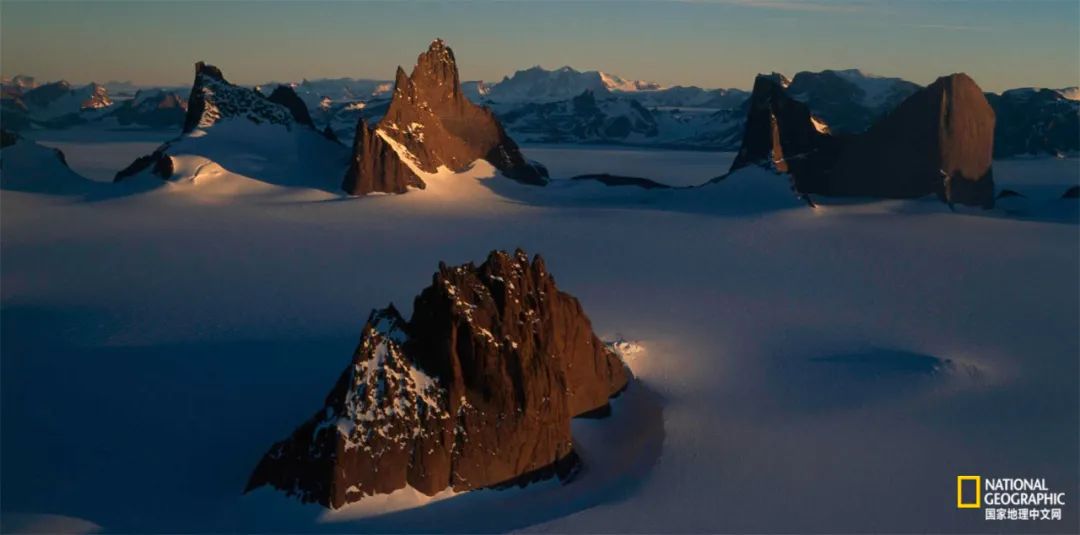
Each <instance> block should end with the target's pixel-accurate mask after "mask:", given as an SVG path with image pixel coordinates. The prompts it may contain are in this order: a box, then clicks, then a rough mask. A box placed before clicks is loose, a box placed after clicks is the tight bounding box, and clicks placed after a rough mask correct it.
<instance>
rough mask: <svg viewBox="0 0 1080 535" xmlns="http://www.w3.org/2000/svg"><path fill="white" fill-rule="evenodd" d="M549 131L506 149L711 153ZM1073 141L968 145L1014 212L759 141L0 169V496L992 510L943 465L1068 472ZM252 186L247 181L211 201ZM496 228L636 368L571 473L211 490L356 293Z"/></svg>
mask: <svg viewBox="0 0 1080 535" xmlns="http://www.w3.org/2000/svg"><path fill="white" fill-rule="evenodd" d="M65 150H66V151H67V152H68V158H69V160H71V161H73V162H79V161H87V162H92V161H93V156H91V154H93V152H85V153H83V151H109V150H110V147H109V146H108V144H107V143H85V144H81V145H80V144H78V143H75V142H69V143H68V144H67V145H66V146H65ZM559 150H561V149H559V148H533V147H527V148H526V153H527V156H528V157H530V158H533V159H536V160H539V161H541V162H544V163H546V164H547V165H548V167H549V169H552V171H553V175H554V176H555V178H566V177H568V176H571V175H574V174H580V173H592V172H598V171H607V172H612V173H618V174H629V175H634V176H646V177H650V176H651V177H657V178H661V179H663V178H665V177H673V178H672V180H676V179H677V180H678V181H679V183H680V184H687V183H696V182H700V181H701V180H700V179H704V178H709V177H711V176H716V175H720V174H722V173H723V172H724V171H726V169H727V164H726V163H723V162H724V161H725V160H726V161H730V158H731V155H730V154H728V155H723V154H714V155H708V157H709V158H716V159H717V160H716V161H717V167H716V168H715V169H712V170H709V169H707V168H706V167H707V166H706V165H705V164H703V163H702V161H700V160H695V159H694V158H692V157H689V156H688V157H686V158H672V157H671V154H668V153H663V152H656V151H632V152H630V151H622V150H616V151H611V150H607V149H595V150H591V149H580V148H575V149H571V150H570V152H561V153H560V152H558V151H559ZM7 154H8V150H5V152H4V158H5V162H4V169H5V172H8V171H9V170H10V169H12V167H10V166H9V162H8V161H6V159H7V158H8V156H7ZM673 154H683V153H673ZM702 154H707V153H702ZM705 157H706V156H702V158H705ZM627 162H630V163H627ZM680 163H685V165H686V166H687V168H682V167H680ZM16 168H17V167H16ZM1077 169H1078V167H1077V162H1076V160H1049V159H1047V160H1011V161H1004V162H998V163H997V164H996V176H997V180H998V182H999V183H1001V184H1002V186H1003V187H1008V188H1012V189H1016V190H1018V191H1021V192H1023V193H1027V194H1029V197H1028V199H1027V200H1026V201H1024V203H1023V204H1022V205H1021V206H1020V207H1019V208H1014V210H1015V211H1014V213H1009V212H1006V211H1004V210H995V211H992V212H982V211H979V210H961V211H960V213H950V212H949V210H948V209H947V208H946V207H945V206H943V205H942V204H940V203H938V202H937V201H935V200H932V199H923V200H917V201H884V202H852V201H845V202H836V201H833V202H828V201H826V202H825V203H824V205H823V206H821V207H819V208H817V209H811V208H809V207H807V206H806V205H805V204H803V203H801V202H798V201H796V200H794V199H792V198H791V197H790V196H788V195H786V185H785V184H784V179H783V178H782V177H776V176H774V175H771V174H769V173H767V172H765V171H757V170H755V171H749V172H744V173H740V174H738V175H735V176H732V177H729V178H728V179H727V180H726V181H725V182H722V183H720V184H715V185H711V186H708V187H705V188H700V189H691V190H678V191H670V190H650V191H645V190H640V189H637V188H632V187H617V188H607V187H604V186H601V185H599V184H591V183H589V184H581V183H575V184H568V183H566V182H565V181H558V180H557V181H555V182H554V183H553V184H552V185H551V186H550V187H548V188H533V187H528V186H521V185H518V184H515V183H512V182H509V181H507V180H505V179H502V178H487V177H488V176H489V175H491V168H490V166H484V165H478V166H477V167H476V168H475V169H474V170H473V171H472V172H470V173H466V174H465V175H463V176H442V177H438V178H433V179H430V180H426V181H427V182H428V184H429V187H428V189H427V190H424V191H414V192H410V193H409V194H406V195H402V196H378V197H370V198H361V199H346V198H341V197H338V196H335V195H334V194H332V193H330V192H326V191H315V190H303V189H290V188H284V187H279V186H270V185H266V184H258V185H257V186H256V185H254V184H252V182H253V181H250V180H249V179H244V178H240V177H235V176H232V177H231V178H232V179H235V180H234V181H235V184H234V187H233V188H231V189H230V188H225V189H222V188H216V189H214V190H213V192H212V195H213V196H214V201H215V202H203V201H204V200H205V199H204V196H205V195H207V194H208V193H205V192H203V191H201V190H200V189H199V186H198V185H197V184H192V183H186V184H171V185H168V186H164V187H158V188H156V189H152V190H149V191H146V190H144V189H141V188H135V189H131V187H125V185H123V184H120V185H107V184H95V185H94V187H95V188H116V189H115V190H109V191H116V192H117V194H115V195H110V194H102V193H100V191H102V190H100V189H96V190H95V191H96V192H98V193H96V194H95V195H92V196H90V197H88V199H87V200H83V199H80V198H79V197H77V196H71V195H67V196H55V195H48V194H43V193H27V192H22V191H11V190H4V191H3V193H2V196H0V202H2V210H0V224H2V228H3V239H2V241H0V247H2V250H0V253H2V258H3V264H2V288H0V294H2V338H0V342H2V349H3V358H2V372H3V373H2V378H0V379H2V385H0V386H2V406H0V410H2V414H0V416H2V421H3V431H4V432H3V433H2V436H0V440H2V443H0V445H2V450H0V454H2V464H3V477H2V488H0V491H2V492H0V494H2V497H3V501H2V511H3V518H4V522H5V523H6V522H8V519H10V518H18V519H27V518H31V519H39V524H38V525H46V526H48V525H49V524H48V523H45V524H41V523H40V522H41V521H42V520H41V519H50V518H64V519H66V520H65V525H68V526H78V525H84V526H87V527H88V529H89V528H91V527H96V526H101V528H102V529H103V530H105V531H115V532H147V531H155V532H163V531H164V532H193V531H214V532H225V531H244V532H273V531H286V532H298V531H300V532H308V531H350V532H356V531H378V532H395V531H429V532H430V531H453V532H460V531H506V530H518V529H523V530H528V531H551V532H650V533H655V532H773V533H775V532H792V531H797V532H820V531H829V532H844V531H858V532H868V531H890V532H909V531H920V532H921V531H933V532H943V531H954V530H955V531H972V532H985V531H992V530H997V529H1002V527H1003V526H1004V524H990V523H987V522H985V521H983V520H982V512H981V511H970V510H957V509H956V507H955V477H956V475H959V474H969V473H976V474H978V473H981V474H988V475H1009V476H1021V477H1045V478H1046V479H1047V483H1048V485H1050V486H1051V487H1053V488H1060V489H1064V490H1065V491H1066V492H1067V493H1069V496H1070V499H1072V500H1074V501H1075V499H1076V496H1078V495H1080V494H1078V493H1077V477H1078V476H1077V474H1078V470H1077V456H1076V452H1077V449H1078V446H1080V445H1078V440H1077V419H1078V408H1077V400H1078V398H1077V394H1078V387H1077V385H1078V379H1077V377H1078V373H1080V366H1078V358H1077V355H1078V352H1080V330H1078V329H1077V327H1078V323H1080V307H1078V301H1077V295H1078V293H1080V283H1078V277H1077V272H1078V270H1080V248H1078V239H1080V232H1078V229H1080V226H1078V224H1077V209H1076V206H1077V204H1076V203H1075V202H1073V201H1063V200H1057V199H1055V197H1057V196H1059V195H1060V194H1061V192H1062V191H1064V189H1065V187H1067V186H1069V185H1075V184H1077V183H1078V182H1080V176H1078V170H1077ZM76 170H79V168H78V166H76ZM0 180H4V181H6V180H9V177H7V176H3V177H2V178H0ZM229 180H230V176H229V175H228V173H224V174H223V175H222V176H217V177H216V178H215V181H223V182H228V181H229ZM256 187H257V188H258V189H259V193H263V192H264V190H265V188H273V189H275V190H276V191H277V194H275V195H262V194H259V195H242V194H237V195H235V196H233V197H231V198H230V197H228V196H225V197H224V198H225V199H226V200H224V201H223V200H222V198H223V195H222V192H223V191H225V192H228V193H244V192H245V191H247V190H248V189H251V188H256ZM1070 203H1071V204H1070ZM519 246H520V247H523V248H524V249H526V250H527V251H529V252H530V253H541V254H543V255H544V257H545V258H546V260H547V265H548V267H549V269H550V271H551V272H552V273H553V274H554V276H555V277H556V279H557V281H558V283H559V286H560V288H562V289H564V290H565V291H568V292H570V293H572V294H574V295H576V296H577V297H579V298H580V300H581V302H582V305H583V306H584V308H585V310H586V312H587V313H588V314H589V316H590V318H591V319H592V321H593V324H594V326H595V328H596V329H597V332H598V334H600V335H601V337H602V338H605V339H609V340H615V339H620V338H624V339H627V340H634V341H637V342H638V343H639V344H640V346H641V347H642V348H644V349H643V350H642V351H638V352H636V353H634V354H633V358H632V359H628V360H629V361H630V362H631V364H632V367H633V370H634V373H635V374H636V376H637V377H638V379H639V381H638V383H636V384H635V385H633V386H632V387H631V389H630V390H628V391H627V392H626V393H625V394H624V395H623V396H622V397H620V398H619V399H618V400H616V401H615V403H614V414H613V416H612V417H611V418H610V419H607V420H598V421H596V420H589V421H579V422H575V424H574V426H575V427H574V432H575V438H576V440H578V441H579V448H580V449H581V452H582V455H583V457H584V458H585V461H586V463H587V466H588V467H589V468H588V469H587V470H586V471H585V472H584V473H583V474H581V476H580V477H579V478H578V479H576V480H575V481H573V482H572V483H571V484H569V485H567V486H560V485H558V484H557V483H552V482H549V483H545V484H540V485H536V486H533V487H529V488H527V489H524V490H510V491H482V492H478V493H469V494H465V495H461V496H454V497H449V498H447V499H442V500H439V501H436V502H433V503H430V504H428V505H426V506H424V507H421V508H417V509H411V510H404V511H397V512H393V513H390V514H386V515H381V516H374V517H372V516H366V515H370V514H371V513H372V511H370V510H353V511H350V510H349V509H348V508H347V509H345V510H342V511H338V512H334V513H330V512H327V511H325V510H323V509H321V508H319V507H317V506H310V505H307V506H305V505H300V504H296V503H294V502H292V501H291V500H289V499H287V498H285V497H283V496H281V495H280V494H279V493H276V492H274V491H271V490H268V489H260V490H259V491H256V492H255V493H253V494H250V495H246V496H245V495H241V491H242V489H243V488H244V484H245V482H246V479H247V477H248V475H249V473H250V471H251V469H252V468H253V467H254V465H255V463H256V462H257V461H258V459H259V458H260V456H261V455H262V454H263V453H264V452H265V449H266V448H267V447H268V446H269V445H270V444H271V443H273V442H274V441H276V440H278V439H280V438H282V437H283V436H285V435H287V434H288V433H289V432H290V431H291V430H292V429H293V428H294V427H295V426H296V425H298V424H299V423H301V422H302V421H303V420H304V419H306V418H307V417H308V416H310V414H311V412H312V410H314V409H316V408H317V407H319V406H320V405H321V400H322V398H323V396H325V394H326V392H328V391H329V389H330V388H331V386H332V385H333V382H334V380H335V379H336V377H337V375H338V374H339V373H340V371H341V369H342V368H343V367H344V366H345V365H346V364H347V363H348V361H349V358H350V355H351V351H352V350H353V347H354V344H355V343H356V341H357V338H358V336H359V333H360V329H361V327H362V324H363V322H364V319H365V318H366V317H367V315H368V312H369V311H370V310H371V309H372V308H375V307H381V306H384V305H385V304H386V303H387V302H389V301H393V302H394V303H395V304H396V305H398V306H399V308H401V310H402V312H403V313H404V314H405V315H408V314H409V313H410V310H411V303H412V298H413V297H414V296H415V295H416V294H417V293H418V292H419V290H420V289H421V288H422V287H424V286H425V285H427V284H428V283H429V282H430V280H431V274H432V273H433V271H434V270H435V268H436V266H437V264H438V262H439V261H440V260H443V261H447V262H450V263H460V262H466V261H479V260H481V259H482V258H484V256H485V254H486V253H487V252H488V251H489V250H491V249H494V248H513V247H519ZM413 498H415V497H413ZM404 499H405V502H409V497H408V496H406V497H404ZM1070 503H1072V502H1070ZM408 505H412V503H404V504H403V503H397V502H396V503H390V502H389V501H388V502H387V503H386V504H385V506H386V507H387V508H388V509H386V510H388V511H389V510H391V509H400V508H402V507H406V506H408ZM360 509H363V508H360ZM1064 512H1065V519H1064V520H1063V521H1061V522H1042V523H1027V524H1024V525H1022V526H1012V525H1009V527H1013V528H1022V529H1024V530H1025V531H1038V530H1047V531H1057V532H1061V531H1070V530H1071V529H1072V527H1075V526H1076V523H1077V509H1076V508H1075V507H1073V506H1069V507H1066V508H1065V511H1064ZM351 513H355V514H351ZM13 515H14V516H13ZM34 515H57V516H34ZM76 519H83V520H84V521H85V522H86V523H85V524H82V523H80V522H79V521H78V520H76ZM21 525H26V524H21ZM4 529H5V531H7V530H8V528H7V527H6V526H5V528H4ZM45 530H46V531H48V529H45Z"/></svg>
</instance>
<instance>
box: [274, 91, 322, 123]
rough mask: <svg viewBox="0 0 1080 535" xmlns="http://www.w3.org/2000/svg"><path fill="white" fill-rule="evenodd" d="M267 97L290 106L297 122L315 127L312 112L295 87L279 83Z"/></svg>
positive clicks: (289, 108) (287, 106)
mask: <svg viewBox="0 0 1080 535" xmlns="http://www.w3.org/2000/svg"><path fill="white" fill-rule="evenodd" d="M267 98H268V99H269V100H270V102H273V103H276V104H281V105H282V106H285V107H286V108H288V110H289V112H290V113H292V116H293V119H295V120H296V122H298V123H300V124H303V125H307V126H310V127H312V128H315V122H314V121H312V120H311V113H309V112H308V109H307V105H305V104H304V101H303V100H300V96H299V95H297V94H296V91H293V88H291V87H289V86H287V85H279V86H277V87H276V88H274V92H273V93H270V96H269V97H267Z"/></svg>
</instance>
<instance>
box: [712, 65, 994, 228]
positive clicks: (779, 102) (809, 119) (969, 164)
mask: <svg viewBox="0 0 1080 535" xmlns="http://www.w3.org/2000/svg"><path fill="white" fill-rule="evenodd" d="M993 135H994V111H993V109H991V108H990V105H989V104H988V103H987V101H986V98H985V97H984V96H983V93H982V91H981V90H980V89H979V86H978V85H976V84H975V82H974V81H973V80H972V79H971V78H969V77H968V76H967V75H965V74H953V75H950V76H945V77H942V78H939V79H938V80H937V81H935V82H934V83H933V84H931V85H930V86H928V87H926V88H924V89H921V90H919V91H917V92H915V93H914V94H912V95H911V96H910V97H908V98H907V99H905V100H904V101H903V102H902V103H901V104H900V105H899V106H898V107H897V108H896V109H895V110H893V111H892V112H891V113H889V114H888V115H886V116H885V117H884V118H882V119H881V120H879V121H877V122H876V123H874V124H873V125H872V126H871V127H870V129H869V130H867V131H866V132H865V133H862V134H859V135H851V136H836V135H833V134H831V133H830V132H828V130H827V129H826V128H822V127H821V126H819V125H818V124H816V121H815V119H814V117H813V116H812V115H811V114H810V111H809V108H807V107H806V105H804V104H802V103H801V102H798V101H796V100H795V99H793V98H791V97H790V96H789V95H788V94H787V90H786V89H785V88H784V87H783V85H782V84H781V83H779V82H777V81H775V80H774V79H772V78H770V77H765V76H759V77H758V79H757V80H756V81H755V84H754V94H753V96H751V103H750V109H749V112H748V115H747V127H746V132H745V134H744V138H743V146H742V148H741V149H740V151H739V154H738V156H737V157H736V159H735V162H734V163H733V164H732V170H733V171H734V170H736V169H739V168H741V167H744V166H746V165H749V164H751V163H757V164H763V165H766V166H770V167H773V168H775V169H777V170H778V171H781V172H786V173H790V174H791V175H792V177H793V182H794V185H795V189H796V190H797V191H798V192H799V193H803V194H808V193H816V194H822V195H835V196H866V197H886V198H912V197H921V196H924V195H929V194H932V193H934V194H937V195H938V196H939V197H940V198H942V199H943V200H945V201H946V202H949V203H950V204H952V203H960V204H967V205H974V206H984V207H989V206H993V199H994V182H993V172H992V169H991V163H992V161H991V158H992V153H993Z"/></svg>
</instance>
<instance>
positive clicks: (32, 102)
mask: <svg viewBox="0 0 1080 535" xmlns="http://www.w3.org/2000/svg"><path fill="white" fill-rule="evenodd" d="M772 76H774V77H777V80H778V81H780V83H782V84H783V85H784V87H785V89H786V91H787V93H788V94H789V95H790V96H791V97H792V98H793V99H795V100H797V101H800V102H803V103H805V104H806V105H807V106H808V107H809V109H810V111H811V112H812V113H813V115H814V117H815V121H817V123H816V124H819V125H820V127H821V128H825V129H827V130H828V131H829V132H831V133H832V134H835V135H849V134H858V133H860V132H863V131H865V130H866V128H867V127H868V126H869V125H870V124H872V123H873V122H874V121H876V120H878V119H880V118H882V117H883V116H885V115H887V114H888V113H889V112H890V111H891V110H893V109H894V108H895V107H896V106H897V105H898V104H899V103H900V102H902V101H903V100H904V99H906V98H907V97H908V96H910V95H911V94H913V93H915V92H916V91H918V90H919V89H920V88H921V86H919V85H918V84H915V83H913V82H909V81H906V80H903V79H900V78H890V77H882V76H875V75H871V74H867V73H864V72H862V71H859V70H855V69H848V70H824V71H820V72H809V71H803V72H799V73H796V74H795V75H794V76H793V77H791V78H790V79H789V78H787V77H785V76H784V75H781V74H775V73H774V74H773V75H772ZM278 85H286V86H288V87H291V88H292V89H293V91H294V92H295V93H296V95H297V96H298V97H299V99H300V100H301V101H302V102H303V104H304V105H305V106H306V107H307V109H308V110H309V113H310V115H311V117H312V120H313V122H314V123H315V126H317V127H318V128H319V129H324V128H329V129H330V130H331V131H333V132H334V134H335V135H336V136H337V137H339V138H340V139H342V140H343V141H349V140H351V139H352V137H353V136H354V135H355V132H356V124H357V121H358V120H359V119H360V118H363V119H365V120H366V121H367V122H368V123H374V122H376V121H378V120H379V119H380V118H381V117H382V116H383V114H384V113H385V112H386V109H387V106H388V105H389V103H390V99H391V96H392V92H393V88H394V82H393V81H389V80H377V79H364V78H335V79H316V80H307V79H305V80H302V81H300V82H285V83H277V82H269V83H266V84H260V85H259V86H256V87H255V90H260V88H262V87H276V86H278ZM2 90H3V102H2V110H3V118H4V122H5V125H6V126H5V128H8V129H12V130H21V129H26V128H45V129H50V128H67V127H70V126H75V125H78V124H84V123H90V122H105V123H108V122H110V121H115V122H117V123H119V124H121V125H141V126H147V127H169V126H179V125H180V124H181V122H182V120H183V119H182V116H183V113H182V109H186V102H187V95H186V92H185V91H186V90H184V89H176V88H165V89H163V90H160V91H150V92H148V91H146V90H142V91H139V90H138V88H136V87H135V86H134V85H133V84H131V83H130V82H108V83H106V84H104V85H98V84H90V85H87V86H83V87H77V88H75V87H72V86H71V85H70V84H68V83H67V82H63V81H61V82H54V83H49V84H44V85H39V84H38V83H37V82H36V81H35V80H34V78H32V77H29V76H21V75H20V76H15V77H13V78H12V79H10V80H4V81H3V85H2ZM461 90H462V94H463V95H464V96H465V97H466V98H468V99H469V100H471V101H473V102H475V103H478V104H482V105H485V106H488V107H490V108H491V109H492V111H493V112H494V113H495V114H496V116H497V117H498V118H499V119H500V121H501V122H502V123H503V125H504V126H505V128H506V129H507V131H508V133H509V134H511V135H512V136H513V137H514V138H515V139H517V140H518V141H521V142H526V143H584V144H620V145H633V146H645V147H657V148H683V149H701V150H730V151H734V150H737V149H738V145H739V141H740V139H741V138H742V132H743V129H744V128H745V123H746V114H747V108H746V106H747V102H748V98H749V93H748V92H747V91H743V90H741V89H706V88H701V87H696V86H670V87H668V86H663V85H661V84H658V83H655V82H649V81H643V80H631V79H626V78H622V77H620V76H617V75H614V74H610V73H606V72H602V71H596V70H590V71H579V70H576V69H574V68H572V67H568V66H567V67H561V68H558V69H554V70H547V69H544V68H542V67H539V66H535V67H531V68H528V69H524V70H519V71H517V72H515V73H514V74H513V75H511V76H506V77H504V78H503V79H502V80H500V81H498V82H494V83H488V82H483V81H465V82H462V83H461ZM117 94H119V95H122V96H123V97H124V98H120V97H117V96H115V95H117ZM151 95H153V96H151ZM114 98H115V100H114ZM147 99H150V100H149V101H148V100H147ZM987 99H988V101H989V102H990V104H991V106H992V107H993V108H994V110H995V112H996V115H997V128H996V130H995V150H994V154H995V156H997V157H1007V156H1015V155H1023V154H1050V155H1063V154H1075V153H1076V152H1078V151H1080V146H1078V145H1080V101H1078V99H1080V90H1078V89H1077V88H1076V87H1069V88H1062V89H1038V88H1022V89H1014V90H1009V91H1005V92H1004V93H1002V94H1000V95H999V94H993V93H987ZM170 110H171V111H170Z"/></svg>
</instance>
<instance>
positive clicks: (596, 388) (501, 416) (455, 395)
mask: <svg viewBox="0 0 1080 535" xmlns="http://www.w3.org/2000/svg"><path fill="white" fill-rule="evenodd" d="M413 308H414V313H413V317H412V319H411V320H410V321H408V322H405V321H404V320H403V319H402V318H401V316H400V315H399V314H398V313H397V311H396V310H395V309H394V308H393V306H390V307H388V308H386V309H383V310H380V311H375V312H373V313H372V315H371V316H370V317H369V319H368V322H367V324H366V325H365V327H364V331H363V335H362V338H361V341H360V345H359V347H358V348H357V350H356V352H355V354H354V356H353V361H352V363H351V365H350V366H349V367H348V368H347V369H346V370H345V372H344V373H343V374H342V375H341V377H340V379H339V380H338V382H337V384H336V385H335V387H334V389H333V390H332V391H331V393H330V395H329V396H327V398H326V404H325V407H324V408H323V409H321V410H319V411H318V412H317V413H316V414H315V415H314V416H312V418H311V419H310V420H308V421H307V422H306V423H304V424H303V425H302V426H301V427H300V428H298V429H297V430H296V431H295V432H294V433H293V434H292V436H290V437H289V438H287V439H285V440H283V441H281V442H279V443H277V444H275V445H274V446H273V447H272V448H271V449H270V451H269V452H268V453H267V454H266V456H265V457H263V459H262V461H261V462H260V463H259V465H258V466H257V467H256V469H255V471H254V473H253V474H252V476H251V479H250V480H249V483H248V490H251V489H254V488H257V487H259V486H262V485H264V484H269V485H272V486H274V487H276V488H278V489H281V490H285V491H286V492H288V493H289V494H291V495H296V496H298V497H299V498H300V499H301V500H303V501H309V502H310V501H313V502H319V503H321V504H323V505H326V506H329V507H333V508H338V507H341V506H342V505H345V504H347V503H351V502H354V501H357V500H360V499H361V498H363V497H364V496H368V495H371V494H377V493H387V492H392V491H394V490H397V489H400V488H403V487H404V486H405V485H410V486H412V487H413V488H416V489H417V490H419V491H421V492H424V493H425V494H428V495H432V494H435V493H437V492H439V491H441V490H443V489H446V488H452V489H454V490H456V491H464V490H470V489H477V488H484V487H492V486H505V485H514V484H524V483H527V482H530V481H534V480H537V479H541V478H547V477H552V476H559V477H561V478H566V477H568V476H569V475H571V474H572V473H573V472H574V470H575V469H576V468H577V466H578V463H579V462H580V461H579V459H578V458H577V456H576V454H575V453H574V450H573V442H572V438H571V436H570V418H572V417H574V416H577V415H582V414H587V413H592V412H596V411H598V410H600V411H602V410H603V409H605V408H606V407H607V403H608V399H609V398H610V397H611V396H613V395H615V394H617V393H618V392H620V391H621V390H622V389H623V388H625V387H626V384H627V381H628V379H629V372H628V371H627V370H626V368H625V366H624V365H623V364H622V362H621V361H620V360H619V359H618V357H616V356H615V354H614V353H612V352H611V350H609V349H608V348H607V347H605V346H604V345H603V344H602V343H601V342H600V340H599V339H597V337H596V336H595V335H594V334H593V332H592V327H591V324H590V322H589V320H588V318H587V317H586V316H585V314H584V312H583V311H582V310H581V305H580V304H579V303H578V301H577V300H576V299H575V298H573V297H572V296H570V295H568V294H566V293H563V292H561V291H559V290H558V289H557V288H556V287H555V282H554V280H553V279H552V277H551V275H550V274H549V273H548V272H547V270H546V268H545V266H544V262H543V260H542V259H541V258H540V257H539V256H537V257H535V258H534V259H533V260H532V262H530V261H529V259H528V257H527V256H526V255H525V253H524V252H522V251H520V250H519V251H517V252H515V253H514V254H508V253H505V252H492V253H491V255H489V256H488V259H487V261H485V262H484V263H483V264H481V265H480V266H474V265H473V264H466V265H463V266H457V267H448V266H446V265H443V264H440V266H439V271H438V272H437V273H436V274H435V275H434V277H433V281H432V285H431V286H429V287H428V288H426V289H425V290H424V291H423V292H421V294H420V295H419V296H418V297H417V298H416V301H415V303H414V306H413Z"/></svg>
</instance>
